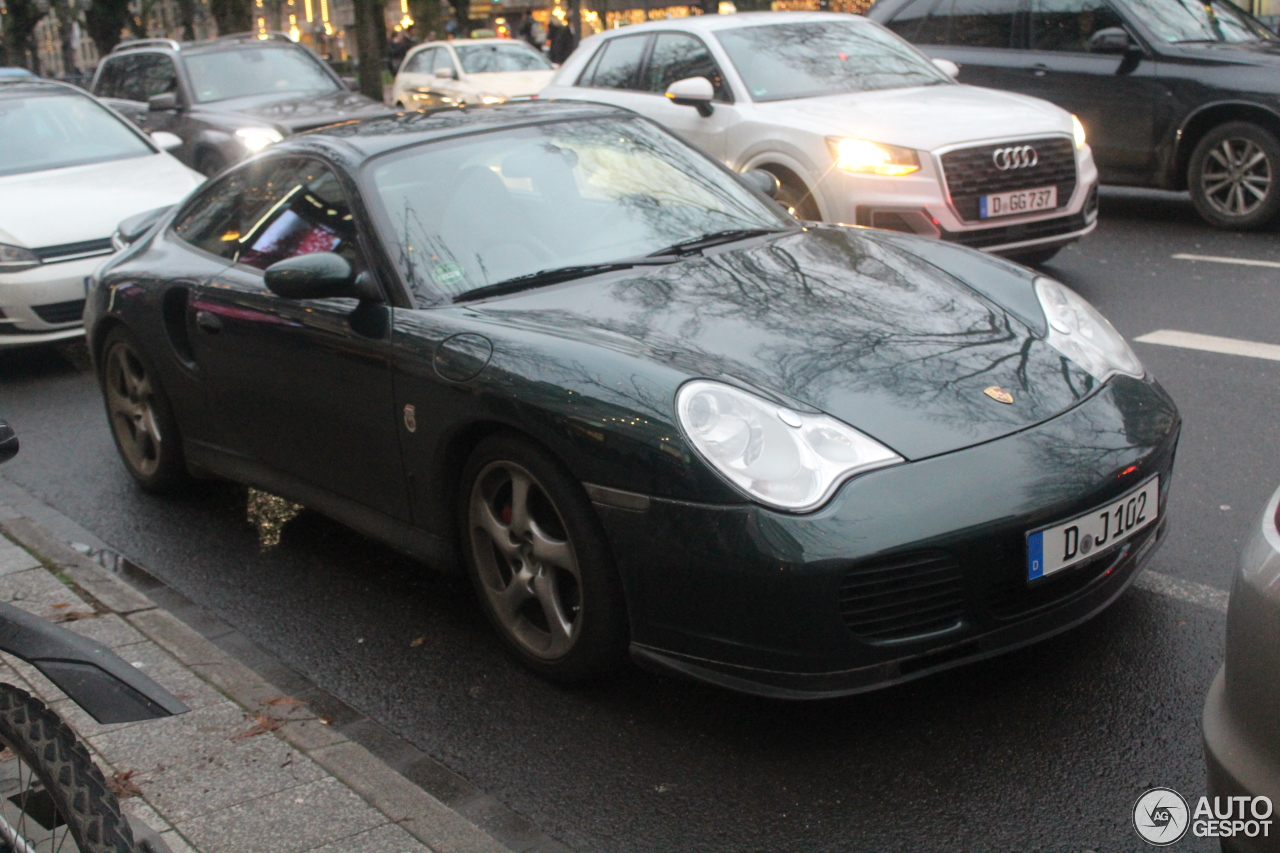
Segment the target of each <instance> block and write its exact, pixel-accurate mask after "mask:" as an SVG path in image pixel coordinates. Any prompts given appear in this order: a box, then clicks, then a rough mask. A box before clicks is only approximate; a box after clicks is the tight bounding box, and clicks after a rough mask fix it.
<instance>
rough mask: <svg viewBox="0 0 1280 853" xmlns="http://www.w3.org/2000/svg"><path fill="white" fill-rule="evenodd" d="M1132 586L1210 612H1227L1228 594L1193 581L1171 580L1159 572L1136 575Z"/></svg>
mask: <svg viewBox="0 0 1280 853" xmlns="http://www.w3.org/2000/svg"><path fill="white" fill-rule="evenodd" d="M1133 585H1134V586H1136V587H1138V588H1139V589H1145V590H1149V591H1151V592H1156V593H1159V594H1160V595H1167V596H1169V597H1170V598H1176V599H1178V600H1179V601H1186V602H1189V603H1191V604H1199V605H1201V606H1202V607H1207V608H1209V609H1210V610H1216V611H1217V612H1219V613H1226V612H1227V599H1228V598H1230V597H1231V596H1230V593H1228V592H1227V591H1226V590H1223V589H1218V588H1217V587H1212V586H1206V585H1205V584H1202V583H1196V582H1195V581H1184V580H1180V579H1178V578H1172V577H1169V576H1168V575H1162V574H1160V573H1159V572H1150V571H1148V572H1143V573H1142V574H1140V575H1138V577H1137V579H1136V580H1135V581H1134V582H1133Z"/></svg>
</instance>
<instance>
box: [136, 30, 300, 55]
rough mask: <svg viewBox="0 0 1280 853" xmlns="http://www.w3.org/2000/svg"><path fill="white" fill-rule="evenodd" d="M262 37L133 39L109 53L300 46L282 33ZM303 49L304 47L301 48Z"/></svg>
mask: <svg viewBox="0 0 1280 853" xmlns="http://www.w3.org/2000/svg"><path fill="white" fill-rule="evenodd" d="M267 35H268V37H267V38H265V39H264V38H262V37H261V36H259V35H258V34H257V33H234V34H232V35H226V36H219V37H218V38H215V39H206V40H204V41H177V40H176V39H167V38H147V39H135V40H133V41H122V42H120V44H118V45H116V46H115V48H114V49H113V50H112V51H111V55H113V56H119V55H120V54H122V53H133V52H134V51H146V50H156V51H165V52H169V53H176V54H178V55H180V56H193V55H198V54H201V53H220V52H223V51H232V50H241V49H244V48H247V47H280V48H285V47H302V46H301V45H299V44H298V43H297V42H295V41H294V40H293V39H291V38H289V37H288V36H287V35H285V34H283V33H268V34H267ZM303 49H304V50H305V48H303Z"/></svg>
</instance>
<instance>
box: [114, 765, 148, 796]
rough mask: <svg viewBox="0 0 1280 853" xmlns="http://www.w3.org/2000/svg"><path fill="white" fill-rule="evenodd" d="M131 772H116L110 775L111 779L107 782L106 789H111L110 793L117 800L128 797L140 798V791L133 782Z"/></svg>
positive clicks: (132, 772)
mask: <svg viewBox="0 0 1280 853" xmlns="http://www.w3.org/2000/svg"><path fill="white" fill-rule="evenodd" d="M134 772H135V771H133V770H125V771H123V772H121V771H119V770H117V771H116V772H114V773H112V774H111V778H110V779H108V780H107V787H108V788H110V789H111V793H113V794H115V795H116V798H117V799H121V800H124V799H128V798H129V797H141V796H142V789H141V788H139V787H138V783H137V782H135V781H133V774H134Z"/></svg>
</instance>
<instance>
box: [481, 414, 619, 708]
mask: <svg viewBox="0 0 1280 853" xmlns="http://www.w3.org/2000/svg"><path fill="white" fill-rule="evenodd" d="M458 518H459V519H460V521H461V525H460V527H461V529H460V531H459V533H460V539H461V543H462V550H463V555H464V557H465V559H466V563H467V569H468V572H469V574H470V576H471V580H472V583H473V585H474V586H475V589H476V594H477V595H478V596H479V598H480V601H481V604H482V606H483V607H484V610H485V612H486V613H487V614H488V616H489V619H490V621H491V622H492V623H493V626H494V627H495V628H496V629H497V631H498V634H499V635H500V636H501V637H502V639H503V641H504V642H505V643H506V645H507V647H508V649H510V651H511V652H512V653H513V654H514V655H515V656H516V657H517V658H519V659H520V661H521V662H522V663H524V665H525V666H527V667H528V668H530V669H532V670H533V671H534V672H536V673H538V674H539V675H541V676H543V677H544V678H547V679H550V680H552V681H558V682H564V683H573V682H581V681H587V680H590V679H593V678H597V677H600V676H603V675H606V674H608V673H609V672H611V671H613V670H615V669H617V668H618V667H619V666H620V665H621V663H622V661H623V659H624V656H625V654H626V649H627V640H628V632H627V617H626V606H625V603H624V599H623V591H622V584H621V581H620V580H619V578H618V575H617V572H616V570H615V568H614V565H613V558H612V555H611V553H610V551H609V547H608V544H607V542H606V540H605V537H604V531H603V530H602V529H601V527H600V522H599V519H598V518H597V517H596V514H595V511H594V510H593V509H592V507H591V502H590V501H589V500H588V499H587V496H586V494H585V493H584V492H583V489H582V486H581V485H580V484H579V483H577V482H576V481H575V480H574V479H573V478H572V477H571V476H570V475H569V474H568V473H567V472H566V471H565V470H564V469H563V468H562V467H561V465H560V464H559V463H558V462H556V460H555V459H553V458H552V457H551V456H549V455H548V454H547V453H546V452H545V451H543V450H542V449H540V448H539V447H537V446H536V445H534V444H533V443H531V442H529V441H527V440H525V439H523V438H521V437H520V436H517V435H514V434H510V433H499V434H497V435H493V436H490V437H489V438H487V439H485V440H484V441H482V442H481V443H480V445H479V446H478V447H477V448H476V449H475V452H473V453H472V454H471V457H470V459H468V460H467V464H466V467H465V468H464V470H463V476H462V487H461V489H460V494H459V505H458Z"/></svg>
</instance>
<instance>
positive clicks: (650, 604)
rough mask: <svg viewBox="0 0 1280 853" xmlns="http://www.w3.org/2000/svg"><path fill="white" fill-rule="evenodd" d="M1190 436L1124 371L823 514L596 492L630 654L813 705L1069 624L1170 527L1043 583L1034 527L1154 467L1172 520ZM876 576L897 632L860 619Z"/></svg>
mask: <svg viewBox="0 0 1280 853" xmlns="http://www.w3.org/2000/svg"><path fill="white" fill-rule="evenodd" d="M1178 430H1179V419H1178V414H1177V410H1176V408H1175V407H1174V406H1173V403H1172V401H1171V400H1169V398H1168V396H1167V395H1166V394H1165V393H1164V392H1163V390H1162V389H1160V387H1159V386H1158V385H1156V384H1155V383H1154V382H1150V381H1138V380H1130V379H1117V380H1113V381H1112V382H1109V383H1108V384H1107V385H1106V386H1104V387H1103V388H1102V389H1101V390H1100V391H1099V392H1098V393H1096V394H1094V395H1093V396H1092V397H1090V398H1089V399H1088V400H1086V401H1085V402H1083V403H1081V404H1080V405H1079V406H1077V407H1075V408H1074V409H1072V410H1070V411H1069V412H1066V413H1064V414H1062V415H1060V416H1058V417H1057V418H1054V419H1052V420H1050V421H1048V422H1045V423H1042V424H1040V425H1039V426H1036V427H1034V428H1031V429H1028V430H1025V431H1023V432H1021V433H1018V434H1016V435H1012V436H1007V437H1005V438H1002V439H999V440H996V441H991V442H988V443H986V444H982V445H978V446H975V447H970V448H967V449H964V450H960V451H956V452H953V453H948V454H945V455H942V456H937V457H933V458H930V459H924V460H917V461H915V462H912V463H909V464H906V465H901V466H897V467H894V468H885V469H881V470H879V471H874V472H871V473H869V474H866V475H864V476H862V477H858V478H856V479H854V480H852V481H850V482H849V483H847V484H845V486H844V487H843V488H842V489H841V490H840V491H839V493H838V494H837V495H836V497H835V498H834V499H833V500H832V501H831V503H829V504H828V505H827V506H826V507H824V508H823V509H821V510H819V511H818V512H815V513H812V514H809V515H804V516H800V515H789V514H785V513H778V512H773V511H770V510H767V509H764V508H762V507H758V506H755V505H735V506H707V505H700V504H690V503H684V502H679V501H671V500H662V499H657V498H651V499H648V500H647V502H645V506H646V509H644V511H639V510H637V508H636V506H638V504H636V505H633V506H632V507H630V508H627V507H625V506H624V505H622V504H619V503H617V502H614V503H613V504H612V505H606V503H607V502H602V501H601V499H600V498H599V497H596V504H597V509H598V512H599V514H600V517H601V519H602V521H603V523H604V526H605V530H606V532H607V535H608V537H609V540H610V542H611V544H612V545H613V548H614V553H615V556H616V560H617V562H618V566H619V570H620V572H621V573H622V576H623V581H624V583H625V584H626V586H627V594H628V602H629V604H630V605H631V619H632V640H633V645H632V655H633V657H634V658H635V659H636V660H637V662H639V663H640V664H642V665H645V666H649V667H653V668H660V669H664V670H667V671H673V672H678V673H681V674H684V675H688V676H691V677H694V678H698V679H701V680H706V681H711V682H715V683H718V684H721V685H723V686H726V687H730V688H733V689H738V690H742V691H745V692H750V693H758V694H763V695H771V696H780V697H793V698H806V697H807V698H817V697H823V696H832V695H840V694H847V693H855V692H860V691H863V690H869V689H874V688H878V687H883V686H886V685H889V684H893V683H896V682H899V681H903V680H906V679H910V678H916V677H919V676H922V675H926V674H928V673H931V672H935V671H937V670H940V669H944V668H947V667H951V666H956V665H959V664H961V663H965V662H968V661H972V660H977V659H980V658H983V657H989V656H991V655H994V654H998V653H1000V652H1004V651H1008V650H1010V649H1013V648H1017V647H1018V646H1021V645H1026V644H1028V643H1032V642H1035V641H1037V640H1040V639H1043V638H1045V637H1047V636H1050V635H1052V634H1054V633H1057V632H1059V631H1064V630H1066V629H1068V628H1070V627H1072V626H1073V625H1076V624H1078V623H1080V622H1081V621H1083V620H1085V619H1087V618H1089V617H1090V616H1092V615H1093V614H1095V613H1097V612H1098V611H1100V610H1101V609H1103V608H1105V607H1106V606H1107V605H1108V604H1110V603H1111V602H1112V601H1114V600H1115V598H1116V597H1117V596H1119V595H1120V593H1121V592H1123V591H1124V589H1125V588H1126V587H1127V585H1128V584H1129V583H1130V581H1132V579H1133V578H1134V576H1135V575H1136V574H1137V572H1138V571H1139V570H1140V568H1141V566H1142V564H1143V563H1144V562H1145V560H1146V559H1147V558H1148V557H1149V556H1150V554H1151V553H1152V552H1153V551H1154V550H1155V548H1156V546H1157V545H1158V543H1159V542H1160V541H1161V539H1162V538H1163V533H1164V523H1163V521H1161V522H1160V523H1159V524H1158V525H1153V526H1151V527H1148V528H1146V529H1144V530H1143V531H1141V532H1140V533H1139V534H1137V535H1136V536H1134V537H1132V538H1131V539H1130V540H1128V541H1127V542H1126V543H1124V544H1123V545H1122V546H1120V547H1119V548H1117V549H1109V550H1107V551H1105V552H1103V553H1101V554H1099V555H1097V556H1095V557H1094V558H1093V559H1091V560H1090V561H1088V562H1086V563H1084V564H1081V565H1079V566H1077V567H1073V568H1072V569H1070V570H1066V571H1064V572H1062V573H1060V574H1058V575H1054V576H1053V577H1051V578H1049V579H1047V580H1046V581H1042V582H1037V583H1035V584H1029V583H1028V582H1027V581H1026V542H1025V536H1026V533H1027V532H1028V531H1030V530H1034V529H1037V528H1039V527H1042V526H1046V525H1049V524H1052V523H1056V522H1058V521H1061V520H1062V519H1066V518H1071V517H1073V516H1074V515H1078V514H1080V513H1083V512H1085V511H1088V510H1090V509H1092V508H1094V507H1097V506H1099V505H1100V504H1102V503H1105V502H1106V501H1107V500H1110V499H1111V498H1114V497H1116V496H1118V495H1120V494H1123V493H1124V492H1127V491H1129V490H1130V489H1132V488H1134V487H1136V486H1137V485H1139V484H1141V483H1142V482H1144V481H1146V479H1147V478H1149V477H1150V476H1152V475H1154V474H1159V475H1160V476H1161V500H1160V505H1161V515H1162V516H1163V514H1164V513H1163V509H1164V506H1165V501H1166V499H1167V495H1168V488H1169V476H1170V472H1171V469H1172V465H1173V457H1174V452H1175V449H1176V445H1177V438H1178ZM1086 448H1087V449H1086ZM597 494H598V493H597ZM921 565H924V566H926V568H927V569H928V570H929V571H933V570H934V568H936V567H939V566H944V567H946V568H945V569H938V571H940V572H942V574H943V575H945V577H943V576H941V575H934V576H928V577H926V575H928V572H925V573H924V574H920V573H919V572H918V571H917V570H918V568H919V567H920V566H921ZM900 567H907V568H900ZM931 567H932V568H931ZM876 573H878V574H876ZM947 573H949V574H947ZM873 574H876V577H877V578H878V579H879V578H883V580H884V581H885V582H886V583H887V587H886V586H885V585H883V584H882V585H880V586H879V587H877V588H876V589H875V590H874V592H875V594H876V595H879V594H880V593H882V592H884V590H885V589H888V590H890V592H891V593H892V594H891V595H889V596H888V600H889V604H888V605H884V604H883V601H884V600H885V599H876V602H879V603H877V604H876V606H884V607H886V608H887V609H886V610H885V612H884V613H883V614H879V615H881V616H885V617H886V618H888V619H889V620H890V621H889V622H888V623H887V627H888V630H885V627H886V624H885V623H884V620H883V619H882V620H880V622H879V623H878V624H877V625H875V626H872V627H868V623H867V622H866V620H865V619H864V618H863V617H860V616H855V615H851V613H854V611H856V610H858V608H859V607H862V604H863V603H862V602H861V601H852V602H851V600H850V596H851V595H852V596H855V597H856V596H861V595H864V593H865V592H866V590H867V589H868V587H867V585H866V584H865V583H863V580H864V579H865V578H869V577H872V576H873ZM939 577H941V578H942V579H941V581H939ZM916 578H922V579H923V580H921V581H920V584H921V585H920V586H919V587H918V589H919V595H916V591H915V590H916V589H917V588H916V587H913V586H912V584H913V583H915V582H916V580H915V579H916ZM878 582H879V580H877V583H878ZM938 582H944V583H946V584H950V587H949V589H950V590H951V591H950V592H949V593H948V596H949V598H948V599H947V600H946V601H927V600H926V599H927V597H928V596H929V595H931V594H932V592H931V590H932V589H935V587H930V586H929V585H930V584H935V583H938ZM860 590H861V591H860ZM866 594H867V595H870V593H866ZM913 596H915V597H914V598H913ZM867 600H870V599H867ZM917 602H924V603H922V604H920V605H919V607H917ZM935 605H937V606H939V607H948V608H951V610H950V611H949V613H950V614H951V616H953V617H954V618H951V616H949V617H948V619H949V620H950V621H949V622H948V623H947V624H938V623H936V622H931V621H930V619H929V618H928V617H929V615H930V613H929V612H925V611H922V610H921V608H925V609H926V611H927V607H933V606H935ZM913 608H914V609H913ZM863 613H864V615H865V607H863ZM894 619H897V620H898V622H893V621H892V620H894ZM944 621H945V620H944ZM917 626H918V628H919V630H917ZM920 631H923V633H920ZM913 632H914V633H913Z"/></svg>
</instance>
